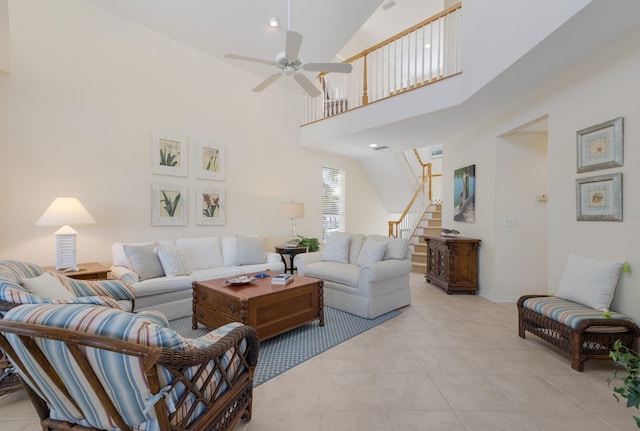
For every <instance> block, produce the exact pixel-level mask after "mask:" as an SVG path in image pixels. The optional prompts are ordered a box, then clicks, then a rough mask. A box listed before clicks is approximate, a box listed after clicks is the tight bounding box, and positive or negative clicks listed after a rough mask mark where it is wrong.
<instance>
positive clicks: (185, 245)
mask: <svg viewBox="0 0 640 431" xmlns="http://www.w3.org/2000/svg"><path fill="white" fill-rule="evenodd" d="M176 245H177V246H178V247H180V248H182V251H183V253H184V254H185V256H187V259H188V260H189V263H190V264H191V268H192V269H205V268H215V267H218V266H224V262H223V260H222V252H221V251H220V240H218V238H217V237H208V238H183V239H178V240H176Z"/></svg>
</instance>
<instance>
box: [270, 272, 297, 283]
mask: <svg viewBox="0 0 640 431" xmlns="http://www.w3.org/2000/svg"><path fill="white" fill-rule="evenodd" d="M292 281H293V275H291V274H276V275H274V276H273V277H271V284H287V283H290V282H292Z"/></svg>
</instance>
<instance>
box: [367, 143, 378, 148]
mask: <svg viewBox="0 0 640 431" xmlns="http://www.w3.org/2000/svg"><path fill="white" fill-rule="evenodd" d="M377 146H378V144H369V147H371V148H375V147H377Z"/></svg>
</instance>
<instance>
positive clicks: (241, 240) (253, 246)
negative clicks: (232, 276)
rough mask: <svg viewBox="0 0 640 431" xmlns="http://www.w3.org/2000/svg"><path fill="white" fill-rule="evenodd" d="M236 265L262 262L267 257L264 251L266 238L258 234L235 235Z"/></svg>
mask: <svg viewBox="0 0 640 431" xmlns="http://www.w3.org/2000/svg"><path fill="white" fill-rule="evenodd" d="M236 244H237V250H238V256H237V261H236V263H237V264H238V265H254V264H257V263H264V262H265V261H266V258H267V253H266V251H265V248H266V245H267V240H266V239H265V238H261V237H259V236H243V235H236Z"/></svg>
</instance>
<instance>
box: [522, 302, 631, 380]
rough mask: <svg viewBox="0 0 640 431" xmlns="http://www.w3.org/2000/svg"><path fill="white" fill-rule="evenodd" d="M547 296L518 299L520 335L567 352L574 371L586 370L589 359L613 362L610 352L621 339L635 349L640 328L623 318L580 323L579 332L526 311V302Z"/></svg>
mask: <svg viewBox="0 0 640 431" xmlns="http://www.w3.org/2000/svg"><path fill="white" fill-rule="evenodd" d="M544 296H546V295H525V296H522V297H520V299H518V335H520V337H521V338H525V331H529V332H530V333H532V334H533V335H536V336H538V337H539V338H541V339H543V340H545V341H547V342H548V343H550V344H552V345H554V346H556V347H558V348H559V349H561V350H563V351H565V352H566V353H568V354H569V356H570V357H571V368H573V369H574V370H576V371H583V370H584V361H585V360H587V359H610V358H609V352H610V351H611V350H613V343H614V342H615V341H616V340H620V341H621V342H622V344H624V345H625V346H626V347H628V348H630V349H634V350H635V347H636V344H637V340H638V337H639V336H640V328H638V326H637V325H636V324H635V323H634V322H632V321H630V320H620V319H606V318H602V319H588V320H583V321H582V322H580V323H579V324H578V325H577V326H576V328H575V329H573V328H570V327H569V326H566V325H564V324H562V323H560V322H556V321H555V320H553V319H550V318H548V317H546V316H543V315H541V314H538V313H536V312H535V311H533V310H530V309H528V308H525V307H524V306H523V304H524V302H525V301H526V300H527V299H529V298H539V297H544ZM593 326H597V327H600V328H599V329H600V330H599V331H598V332H590V331H589V328H591V327H593ZM603 327H605V328H606V327H611V328H626V329H627V330H626V331H625V332H619V331H618V332H603V331H602V328H603Z"/></svg>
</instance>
